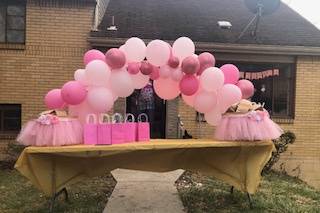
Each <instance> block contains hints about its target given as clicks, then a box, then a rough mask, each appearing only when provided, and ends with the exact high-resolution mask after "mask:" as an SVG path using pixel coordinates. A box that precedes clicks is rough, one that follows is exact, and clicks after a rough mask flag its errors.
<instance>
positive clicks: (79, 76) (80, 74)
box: [74, 69, 87, 85]
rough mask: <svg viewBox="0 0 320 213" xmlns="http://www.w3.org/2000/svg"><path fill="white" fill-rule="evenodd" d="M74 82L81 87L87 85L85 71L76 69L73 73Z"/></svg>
mask: <svg viewBox="0 0 320 213" xmlns="http://www.w3.org/2000/svg"><path fill="white" fill-rule="evenodd" d="M74 80H76V81H78V82H80V83H81V84H83V85H87V81H86V70H85V69H78V70H76V71H75V72H74Z"/></svg>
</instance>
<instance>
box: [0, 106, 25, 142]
mask: <svg viewBox="0 0 320 213" xmlns="http://www.w3.org/2000/svg"><path fill="white" fill-rule="evenodd" d="M5 110H19V117H17V119H19V121H20V126H19V128H18V129H17V130H5V129H4V122H5V118H4V115H3V113H4V111H5ZM21 123H22V105H21V104H0V136H4V135H5V136H7V135H17V134H18V133H19V131H20V129H21Z"/></svg>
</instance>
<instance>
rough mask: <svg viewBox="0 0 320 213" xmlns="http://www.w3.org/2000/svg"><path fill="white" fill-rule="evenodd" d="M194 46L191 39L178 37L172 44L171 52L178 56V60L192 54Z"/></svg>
mask: <svg viewBox="0 0 320 213" xmlns="http://www.w3.org/2000/svg"><path fill="white" fill-rule="evenodd" d="M194 52H195V46H194V43H193V41H192V40H191V39H190V38H188V37H180V38H178V39H177V40H175V42H174V43H173V45H172V54H173V55H174V56H176V57H178V58H179V60H180V61H182V60H183V59H185V58H186V57H188V56H191V55H193V54H194Z"/></svg>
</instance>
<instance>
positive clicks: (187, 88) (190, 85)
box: [179, 75, 199, 96]
mask: <svg viewBox="0 0 320 213" xmlns="http://www.w3.org/2000/svg"><path fill="white" fill-rule="evenodd" d="M179 86H180V91H181V93H182V94H184V95H188V96H191V95H193V94H195V93H196V92H197V91H198V89H199V80H198V79H197V78H196V77H195V76H194V75H185V76H183V77H182V79H181V81H180V84H179Z"/></svg>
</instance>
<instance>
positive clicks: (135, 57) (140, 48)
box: [121, 37, 147, 62]
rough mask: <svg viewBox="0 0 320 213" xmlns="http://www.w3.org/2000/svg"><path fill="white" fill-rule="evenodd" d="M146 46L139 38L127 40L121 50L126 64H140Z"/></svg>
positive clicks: (144, 54)
mask: <svg viewBox="0 0 320 213" xmlns="http://www.w3.org/2000/svg"><path fill="white" fill-rule="evenodd" d="M146 49H147V47H146V44H145V43H144V41H142V40H141V39H140V38H137V37H132V38H129V39H128V40H127V41H126V43H125V44H124V47H123V48H121V50H122V51H123V52H124V53H125V55H126V58H127V62H141V61H143V60H144V58H145V57H146Z"/></svg>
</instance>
